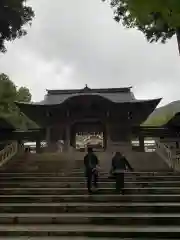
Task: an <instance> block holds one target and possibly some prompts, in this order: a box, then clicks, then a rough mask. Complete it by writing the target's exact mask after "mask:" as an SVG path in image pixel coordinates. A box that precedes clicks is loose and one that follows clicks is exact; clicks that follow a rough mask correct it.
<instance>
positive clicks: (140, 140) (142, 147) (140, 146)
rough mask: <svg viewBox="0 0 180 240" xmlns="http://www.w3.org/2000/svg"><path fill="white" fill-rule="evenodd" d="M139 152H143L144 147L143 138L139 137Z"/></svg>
mask: <svg viewBox="0 0 180 240" xmlns="http://www.w3.org/2000/svg"><path fill="white" fill-rule="evenodd" d="M139 150H140V151H141V152H144V151H145V147H144V136H139Z"/></svg>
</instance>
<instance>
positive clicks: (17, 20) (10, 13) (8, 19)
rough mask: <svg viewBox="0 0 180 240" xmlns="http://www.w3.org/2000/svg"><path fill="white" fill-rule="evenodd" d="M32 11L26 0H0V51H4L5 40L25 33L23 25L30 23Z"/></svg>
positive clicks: (10, 39) (32, 15)
mask: <svg viewBox="0 0 180 240" xmlns="http://www.w3.org/2000/svg"><path fill="white" fill-rule="evenodd" d="M33 17H34V12H33V10H32V8H31V7H28V6H27V5H26V0H0V51H1V52H5V51H6V47H5V42H6V41H12V40H14V39H16V38H20V37H22V36H24V35H26V34H27V31H26V28H25V25H26V24H31V22H32V19H33Z"/></svg>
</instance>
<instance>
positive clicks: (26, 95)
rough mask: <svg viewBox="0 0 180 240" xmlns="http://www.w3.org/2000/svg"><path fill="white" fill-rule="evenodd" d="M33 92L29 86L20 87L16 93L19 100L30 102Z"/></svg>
mask: <svg viewBox="0 0 180 240" xmlns="http://www.w3.org/2000/svg"><path fill="white" fill-rule="evenodd" d="M31 97H32V96H31V93H30V91H29V89H28V88H26V87H20V88H19V89H18V90H17V93H16V99H17V101H18V102H30V101H31Z"/></svg>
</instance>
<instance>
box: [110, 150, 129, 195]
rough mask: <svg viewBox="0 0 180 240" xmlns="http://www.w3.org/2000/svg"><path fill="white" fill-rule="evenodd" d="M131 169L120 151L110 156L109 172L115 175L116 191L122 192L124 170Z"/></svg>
mask: <svg viewBox="0 0 180 240" xmlns="http://www.w3.org/2000/svg"><path fill="white" fill-rule="evenodd" d="M127 168H128V169H129V170H130V171H133V169H132V167H131V165H130V164H129V162H128V161H127V159H126V158H125V157H124V156H123V155H122V154H121V153H120V152H116V154H115V156H114V157H113V158H112V166H111V174H112V175H113V176H114V177H115V181H116V192H118V193H119V192H122V194H124V170H126V169H127Z"/></svg>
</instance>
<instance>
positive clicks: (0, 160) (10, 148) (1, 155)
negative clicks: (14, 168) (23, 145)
mask: <svg viewBox="0 0 180 240" xmlns="http://www.w3.org/2000/svg"><path fill="white" fill-rule="evenodd" d="M17 152H18V143H17V142H12V143H10V144H8V145H6V146H5V148H4V149H3V150H1V151H0V167H1V166H2V165H4V164H5V163H6V162H7V161H9V160H10V159H11V158H12V157H13V156H14V155H15V154H16V153H17Z"/></svg>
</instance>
